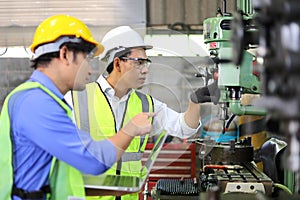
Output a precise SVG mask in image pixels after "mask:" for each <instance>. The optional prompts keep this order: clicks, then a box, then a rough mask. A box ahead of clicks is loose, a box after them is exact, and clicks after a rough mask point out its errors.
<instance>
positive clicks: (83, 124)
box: [75, 89, 90, 133]
mask: <svg viewBox="0 0 300 200" xmlns="http://www.w3.org/2000/svg"><path fill="white" fill-rule="evenodd" d="M77 98H78V111H79V120H80V129H81V130H84V131H86V132H88V133H89V132H90V122H89V109H88V107H87V89H85V90H83V91H77ZM75 117H76V116H75Z"/></svg>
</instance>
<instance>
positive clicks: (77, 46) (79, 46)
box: [31, 40, 96, 69]
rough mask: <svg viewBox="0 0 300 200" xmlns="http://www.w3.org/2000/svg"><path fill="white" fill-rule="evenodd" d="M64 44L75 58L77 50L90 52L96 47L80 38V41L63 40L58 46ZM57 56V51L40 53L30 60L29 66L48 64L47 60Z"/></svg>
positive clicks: (49, 60)
mask: <svg viewBox="0 0 300 200" xmlns="http://www.w3.org/2000/svg"><path fill="white" fill-rule="evenodd" d="M64 45H65V46H66V47H67V48H68V50H70V51H72V52H73V53H74V58H75V59H76V54H77V53H79V52H83V53H90V52H91V51H92V50H93V49H94V48H95V47H96V46H95V45H94V44H91V43H89V42H86V41H84V40H82V41H81V42H80V43H73V42H65V43H63V44H62V45H61V46H60V48H61V47H62V46H64ZM58 57H59V52H51V53H47V54H44V55H41V56H40V57H38V58H37V59H35V60H32V61H31V62H32V65H31V67H32V68H34V69H36V68H37V66H38V64H41V65H45V64H48V63H49V62H51V60H52V59H53V58H58Z"/></svg>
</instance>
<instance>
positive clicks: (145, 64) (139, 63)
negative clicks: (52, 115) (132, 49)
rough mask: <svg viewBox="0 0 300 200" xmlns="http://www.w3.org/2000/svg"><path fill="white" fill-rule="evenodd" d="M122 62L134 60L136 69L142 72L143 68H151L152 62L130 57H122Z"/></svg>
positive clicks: (147, 59)
mask: <svg viewBox="0 0 300 200" xmlns="http://www.w3.org/2000/svg"><path fill="white" fill-rule="evenodd" d="M120 59H121V60H132V61H133V62H134V63H135V65H134V67H135V68H137V69H139V70H141V69H142V68H143V67H146V68H147V69H148V68H149V66H150V64H151V63H152V61H151V60H150V59H149V58H128V57H120Z"/></svg>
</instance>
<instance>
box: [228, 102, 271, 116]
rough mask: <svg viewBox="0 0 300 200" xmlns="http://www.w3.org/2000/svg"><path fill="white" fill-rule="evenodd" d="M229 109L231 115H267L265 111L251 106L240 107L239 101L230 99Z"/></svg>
mask: <svg viewBox="0 0 300 200" xmlns="http://www.w3.org/2000/svg"><path fill="white" fill-rule="evenodd" d="M229 108H230V110H231V112H232V113H233V114H236V115H259V116H263V115H266V114H267V110H266V109H263V108H257V107H253V106H242V105H241V100H240V99H230V100H229Z"/></svg>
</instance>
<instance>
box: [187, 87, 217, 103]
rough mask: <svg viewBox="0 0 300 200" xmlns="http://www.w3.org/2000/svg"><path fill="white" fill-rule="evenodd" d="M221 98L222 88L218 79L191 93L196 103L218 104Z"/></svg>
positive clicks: (192, 99)
mask: <svg viewBox="0 0 300 200" xmlns="http://www.w3.org/2000/svg"><path fill="white" fill-rule="evenodd" d="M219 98H220V90H219V88H218V82H217V81H215V82H213V83H212V84H210V85H208V86H204V87H201V88H199V89H197V90H196V91H195V92H193V93H192V94H191V101H192V102H194V103H205V102H213V103H214V104H215V105H216V104H217V103H218V102H219Z"/></svg>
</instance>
